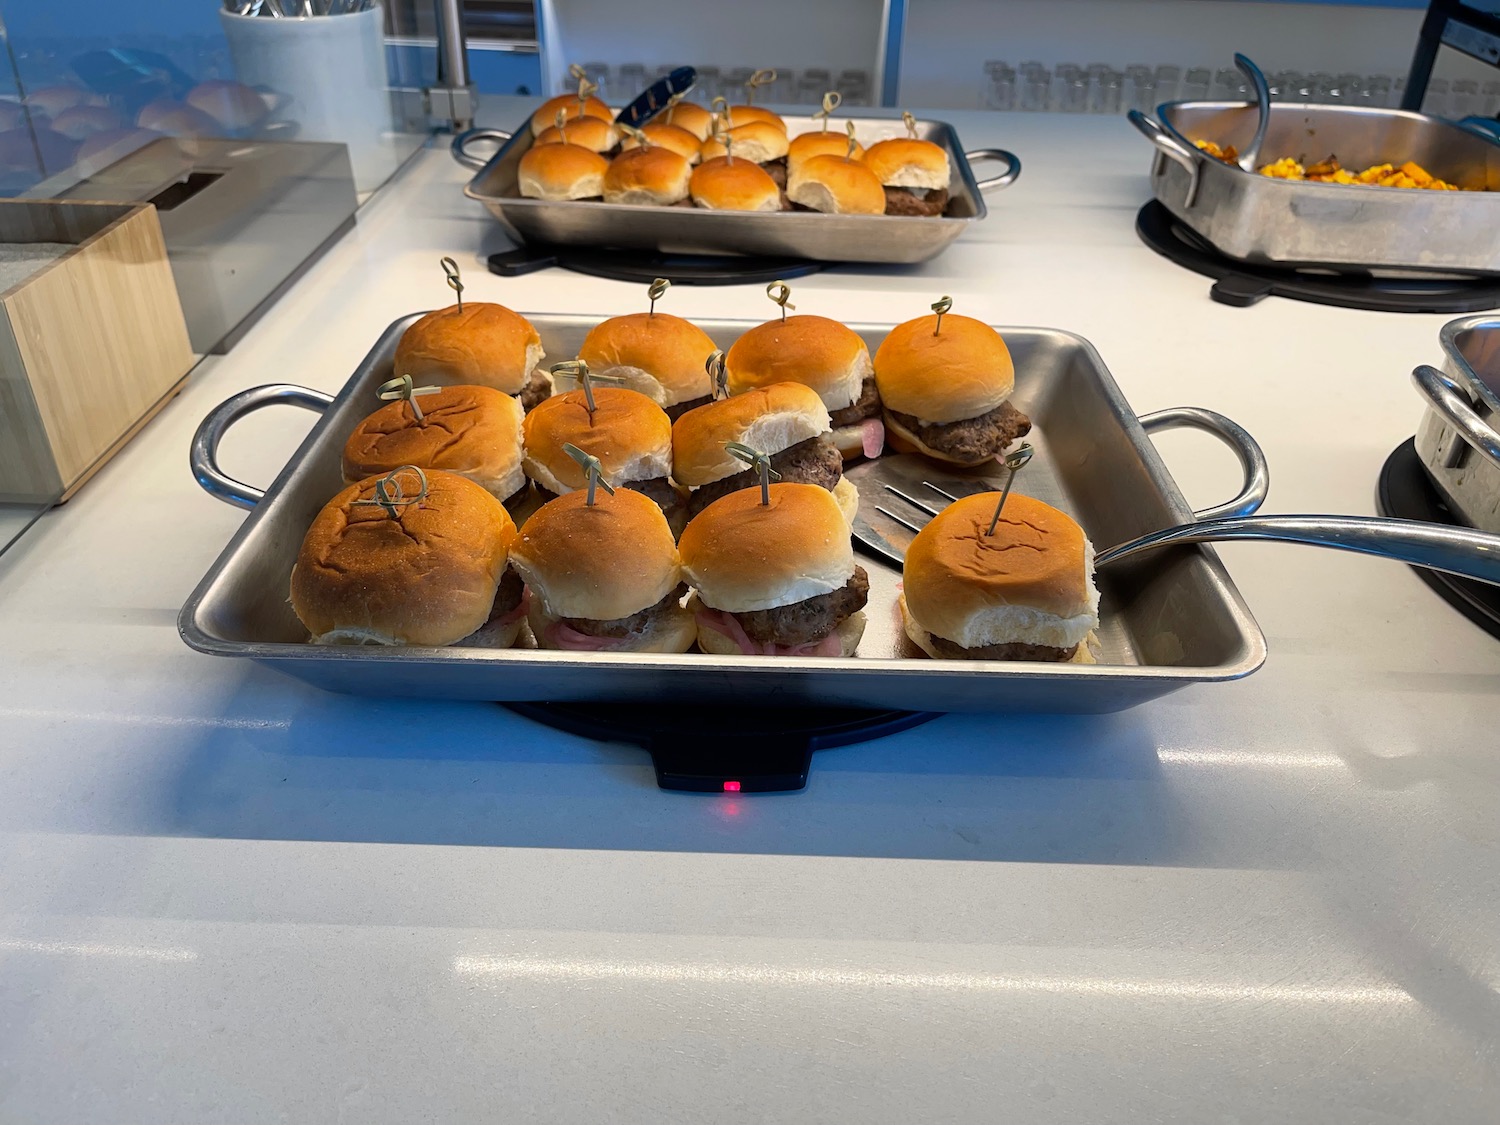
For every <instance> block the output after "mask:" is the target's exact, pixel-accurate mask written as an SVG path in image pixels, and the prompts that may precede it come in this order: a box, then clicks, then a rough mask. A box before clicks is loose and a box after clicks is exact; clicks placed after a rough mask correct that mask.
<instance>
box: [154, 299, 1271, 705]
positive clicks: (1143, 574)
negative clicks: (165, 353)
mask: <svg viewBox="0 0 1500 1125" xmlns="http://www.w3.org/2000/svg"><path fill="white" fill-rule="evenodd" d="M415 319H416V317H415V316H411V317H407V318H404V319H402V320H399V321H397V322H396V323H395V324H393V325H391V327H390V328H389V329H388V330H387V331H386V332H385V334H384V335H383V336H382V337H381V339H380V342H379V343H378V344H376V346H375V348H374V350H373V351H372V352H371V353H370V354H369V356H368V357H367V358H366V359H365V361H364V362H363V363H362V364H361V365H360V367H359V369H358V370H357V371H356V372H355V373H354V376H353V377H352V378H351V379H350V380H349V382H348V384H347V385H346V386H345V387H344V389H343V391H342V392H341V393H340V394H339V395H338V397H337V398H336V399H330V398H329V397H328V396H327V395H323V394H321V393H320V392H316V391H308V390H306V389H303V388H297V387H288V386H272V387H265V388H255V389H253V390H250V391H246V392H243V393H242V394H240V395H236V396H235V397H234V398H232V399H230V400H229V401H228V402H226V403H225V404H223V405H222V406H220V407H219V408H218V409H217V410H215V411H214V412H213V413H212V414H211V415H210V416H209V417H208V418H207V419H205V421H204V423H203V425H202V426H201V427H200V428H199V432H198V436H197V437H196V438H195V440H194V450H193V464H194V471H195V473H196V475H197V476H198V479H199V481H200V482H202V483H203V484H204V486H205V488H208V489H209V490H210V491H211V492H213V493H215V494H216V495H219V496H221V497H222V498H225V499H229V500H231V501H233V502H237V503H241V504H244V505H246V506H253V509H254V510H253V511H252V512H251V514H250V516H249V518H248V519H246V520H245V523H244V525H243V526H242V527H241V528H240V530H239V532H238V533H237V534H236V535H235V536H234V538H233V540H231V542H230V543H229V546H228V547H226V548H225V550H224V553H223V554H222V555H220V557H219V559H218V561H217V562H216V563H215V564H214V565H213V567H212V569H211V570H210V571H209V572H208V575H207V576H206V577H205V578H204V579H203V581H202V582H201V583H200V584H199V586H198V588H197V589H196V590H195V591H194V592H193V595H192V597H191V598H189V599H188V601H187V604H186V605H185V606H183V609H182V614H181V616H180V618H179V621H178V625H179V629H180V630H181V633H182V637H183V639H184V640H185V641H186V642H187V643H188V644H189V645H191V646H192V647H193V648H195V649H198V650H199V651H201V652H206V653H210V654H213V655H216V656H233V657H249V658H250V659H253V660H256V661H259V662H260V663H263V664H266V665H268V666H270V667H272V668H275V669H277V670H278V671H281V672H284V673H286V674H287V675H289V676H294V677H296V678H297V679H301V680H305V681H307V682H308V683H312V684H316V685H318V686H319V687H323V688H327V689H329V690H332V691H340V692H347V693H351V694H356V695H360V694H368V693H375V692H378V693H380V694H381V695H383V696H392V695H396V696H406V695H410V696H421V697H424V698H429V699H430V698H445V699H483V700H511V701H515V700H551V701H564V700H633V701H643V702H646V701H654V702H666V701H673V700H683V699H691V700H693V701H695V702H698V703H703V702H707V701H725V702H729V701H735V702H747V701H754V702H756V703H761V704H768V705H782V706H808V705H828V706H856V707H861V706H862V707H877V708H881V709H889V708H893V707H895V708H905V709H912V710H935V711H1052V712H1105V711H1118V710H1123V709H1125V708H1127V707H1133V706H1135V705H1136V704H1139V703H1143V702H1145V701H1146V700H1148V699H1152V698H1154V697H1155V696H1159V695H1163V694H1165V693H1166V692H1169V691H1174V690H1176V689H1177V688H1181V687H1184V686H1186V685H1188V684H1191V683H1198V682H1202V681H1208V680H1230V679H1236V678H1238V677H1241V676H1245V675H1248V674H1249V673H1251V672H1253V671H1255V670H1256V669H1257V668H1258V667H1260V665H1261V663H1262V661H1263V660H1264V659H1265V654H1266V649H1265V640H1264V638H1263V637H1262V635H1261V632H1260V629H1259V628H1258V627H1257V625H1256V624H1255V621H1254V619H1253V618H1252V617H1251V616H1250V613H1249V610H1248V609H1247V608H1246V607H1245V604H1244V602H1243V601H1242V600H1241V598H1240V595H1239V593H1238V591H1236V589H1235V588H1234V585H1233V583H1232V582H1231V581H1230V580H1229V576H1228V575H1227V574H1226V573H1225V572H1224V568H1223V566H1222V565H1221V564H1220V563H1219V560H1218V558H1217V557H1216V556H1215V554H1214V552H1213V551H1212V550H1211V549H1210V548H1206V547H1189V548H1183V549H1179V550H1173V551H1169V552H1161V553H1158V554H1155V555H1152V556H1148V557H1146V558H1145V559H1143V560H1141V561H1135V560H1131V561H1128V562H1124V563H1121V564H1118V565H1117V566H1114V567H1111V568H1109V570H1108V571H1107V572H1104V573H1102V574H1101V575H1100V587H1101V592H1102V604H1101V616H1102V623H1101V628H1100V630H1099V639H1100V645H1101V653H1100V659H1101V663H1099V664H1097V665H1079V664H1032V663H1014V662H1004V661H978V660H975V661H970V660H959V661H951V660H930V659H927V658H926V657H923V656H921V655H920V653H918V652H917V651H916V650H915V649H913V648H912V647H911V646H910V644H909V642H907V641H906V639H905V637H904V635H903V634H902V630H901V626H900V623H899V620H898V616H897V610H896V596H897V583H898V582H899V580H900V573H899V571H897V570H896V569H894V568H892V567H890V566H888V565H887V564H885V563H882V562H879V561H877V560H875V559H873V558H870V559H861V565H862V566H864V567H865V569H866V570H867V571H868V572H869V574H870V605H869V607H868V608H867V610H866V613H867V615H868V617H869V627H868V630H867V632H866V634H865V637H864V640H863V642H862V643H861V645H860V650H859V651H860V655H859V656H857V657H853V658H848V659H842V658H840V659H832V658H815V657H803V658H794V657H787V658H780V657H754V656H737V657H736V656H722V657H721V656H704V655H700V654H684V655H665V654H634V655H619V654H610V653H597V654H578V653H567V652H539V651H534V650H524V649H512V650H508V651H492V650H485V649H470V648H437V649H433V648H341V647H320V646H314V645H310V644H306V643H304V640H305V638H306V632H305V630H304V629H303V628H302V626H301V624H300V623H299V622H298V621H297V618H296V617H295V616H294V615H293V614H292V611H291V607H290V606H289V605H288V603H287V584H288V578H289V575H290V574H291V569H292V563H293V562H294V561H295V559H296V555H297V551H298V548H299V546H300V544H301V541H302V537H303V534H304V533H305V531H306V529H307V527H308V525H309V524H310V523H311V522H312V520H313V517H314V516H315V515H316V514H317V512H318V511H319V509H321V508H322V506H323V505H324V503H326V502H327V501H328V499H329V498H330V497H332V496H333V495H334V493H336V492H337V491H338V490H339V489H340V488H341V487H342V481H341V479H340V474H339V457H340V453H341V451H342V448H343V444H344V442H345V440H346V438H347V436H348V434H349V433H350V432H351V430H352V429H353V427H354V426H355V425H356V424H357V423H358V422H359V421H360V420H361V419H362V418H364V417H365V416H366V415H367V414H369V413H370V412H371V411H372V410H373V409H374V408H375V407H376V406H377V405H378V402H377V400H376V398H375V393H374V392H375V387H376V386H377V385H378V384H379V383H381V382H383V381H384V380H386V379H388V378H390V376H391V357H392V355H393V353H394V351H395V347H396V342H397V340H398V339H399V338H400V336H401V333H402V332H403V331H404V330H405V329H406V327H407V325H409V324H410V323H411V322H412V321H413V320H415ZM530 319H531V322H532V323H533V324H535V325H536V327H537V330H538V331H539V332H540V333H541V337H542V344H543V346H544V347H545V348H546V351H547V355H548V356H549V357H551V358H554V359H560V358H563V357H567V356H571V355H574V354H576V352H577V349H578V346H579V345H580V344H581V343H582V341H583V338H584V336H585V334H586V333H587V331H588V329H589V328H591V327H592V326H593V324H594V323H596V321H597V318H593V317H581V316H544V315H534V316H531V317H530ZM699 323H700V324H701V325H702V327H703V328H704V330H705V331H707V332H708V334H709V335H710V336H712V337H713V338H714V340H715V341H716V342H717V343H718V344H719V345H720V346H721V347H728V346H729V344H730V343H732V342H733V341H734V340H735V339H736V338H737V337H738V336H739V335H740V334H741V333H742V332H743V331H745V330H746V329H747V328H749V327H751V326H752V325H753V323H754V322H752V321H732V320H717V321H700V322H699ZM851 327H853V328H854V329H855V330H856V331H858V332H859V333H860V334H861V335H862V336H863V337H864V338H865V339H866V341H867V342H868V343H869V345H870V346H871V348H872V349H873V348H874V347H875V346H876V345H878V344H879V342H880V341H881V340H882V339H883V338H884V336H885V334H886V333H887V332H888V331H889V329H890V327H891V326H890V325H875V324H863V325H861V324H855V325H851ZM1001 331H1002V332H1003V333H1004V335H1005V339H1006V341H1007V343H1008V344H1009V346H1010V350H1011V352H1012V354H1013V355H1014V357H1015V363H1016V393H1015V396H1014V397H1015V401H1016V403H1017V405H1018V406H1020V407H1021V408H1022V409H1023V410H1025V411H1026V412H1027V413H1028V414H1030V415H1031V417H1032V418H1033V420H1034V422H1035V424H1036V428H1035V429H1034V430H1033V432H1032V435H1031V436H1030V438H1028V440H1029V441H1031V442H1032V444H1033V445H1034V446H1035V447H1036V450H1037V455H1036V456H1035V457H1034V458H1033V459H1032V462H1031V464H1030V465H1029V466H1028V467H1027V469H1026V471H1025V473H1024V474H1023V475H1022V476H1021V478H1020V479H1019V481H1018V483H1017V486H1016V487H1017V488H1018V490H1020V491H1022V492H1027V493H1030V494H1032V495H1035V496H1038V497H1040V498H1043V499H1045V500H1047V501H1048V502H1050V503H1053V504H1055V505H1057V506H1058V507H1061V508H1063V509H1064V510H1066V511H1068V512H1069V513H1071V514H1072V515H1073V516H1074V518H1076V519H1077V520H1078V521H1079V522H1080V523H1081V524H1082V525H1083V528H1084V530H1085V531H1086V532H1087V533H1088V534H1089V536H1090V537H1091V538H1092V540H1093V541H1094V543H1096V544H1098V545H1099V546H1100V547H1104V546H1107V545H1109V544H1113V543H1118V542H1121V541H1123V540H1127V539H1131V538H1133V537H1135V536H1137V535H1140V534H1143V533H1145V532H1149V531H1154V530H1156V529H1158V528H1162V527H1166V526H1168V525H1172V524H1178V523H1182V522H1184V521H1185V520H1190V519H1192V518H1193V512H1192V511H1191V510H1190V509H1189V508H1188V506H1187V504H1186V503H1185V502H1184V500H1183V498H1182V495H1181V493H1179V492H1178V490H1177V486H1176V485H1175V484H1174V483H1173V481H1172V478H1171V476H1170V475H1169V474H1168V472H1167V470H1166V467H1165V466H1164V465H1163V464H1162V461H1161V458H1160V457H1159V456H1158V455H1157V452H1156V449H1155V448H1154V446H1153V445H1152V444H1151V441H1150V439H1149V437H1148V436H1147V433H1146V429H1145V428H1143V426H1142V424H1141V422H1140V421H1139V420H1137V418H1136V416H1135V414H1134V413H1133V412H1132V411H1131V409H1130V406H1129V404H1128V403H1127V402H1126V401H1125V399H1124V398H1123V396H1122V395H1121V394H1120V391H1119V388H1118V387H1116V386H1115V382H1114V380H1113V379H1112V378H1111V377H1110V374H1109V372H1108V371H1107V370H1106V369H1105V367H1104V364H1103V362H1102V361H1101V360H1100V358H1099V356H1098V354H1097V353H1096V352H1095V351H1094V349H1093V347H1092V346H1091V345H1090V344H1089V343H1088V342H1087V341H1085V340H1082V339H1080V338H1078V337H1077V336H1072V335H1069V334H1068V333H1066V332H1058V331H1053V330H1049V329H1039V328H1003V329H1001ZM275 403H290V404H293V405H298V406H304V407H308V408H310V409H315V410H316V409H323V410H324V412H323V416H322V418H321V419H320V420H319V422H318V423H317V425H316V426H314V428H313V430H312V432H311V433H310V434H309V435H308V437H307V440H306V441H304V442H303V443H302V446H301V448H300V449H299V450H298V451H297V453H296V454H295V455H294V456H293V458H292V459H291V461H290V462H289V463H288V464H287V466H286V468H285V469H283V470H282V472H281V474H280V475H279V476H278V477H277V478H276V480H275V482H274V483H273V484H272V485H271V487H270V488H269V489H267V490H266V492H265V493H264V495H263V496H262V495H261V494H260V493H259V492H258V491H257V490H255V489H253V488H250V487H249V486H246V485H241V484H238V483H236V482H232V481H229V480H228V479H227V478H225V477H224V476H223V475H222V473H220V472H219V471H218V469H217V468H216V466H215V459H214V451H215V449H216V447H217V442H218V438H219V436H220V435H222V433H223V432H224V430H225V429H227V428H228V426H230V425H231V424H232V423H233V422H234V421H235V419H237V418H239V417H241V416H243V415H244V414H245V413H248V412H249V411H251V410H255V409H258V408H259V407H261V406H265V405H271V404H275ZM1183 413H1184V414H1187V413H1189V412H1183ZM1164 415H1165V417H1163V418H1162V419H1161V421H1160V423H1159V424H1160V425H1172V424H1184V423H1185V422H1186V421H1188V419H1186V418H1183V417H1178V416H1176V415H1174V414H1173V412H1164ZM1148 421H1149V420H1148ZM879 499H880V498H876V500H875V502H879ZM1259 499H1260V496H1257V497H1255V498H1254V499H1253V500H1252V502H1251V503H1250V504H1249V505H1248V508H1251V509H1253V507H1254V506H1255V504H1256V503H1258V501H1259ZM864 506H865V507H867V508H870V509H873V502H872V497H870V496H866V497H864ZM1237 510H1239V511H1241V512H1244V511H1246V510H1247V506H1246V505H1244V504H1241V505H1240V507H1239V508H1238V509H1237Z"/></svg>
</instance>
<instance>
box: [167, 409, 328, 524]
mask: <svg viewBox="0 0 1500 1125" xmlns="http://www.w3.org/2000/svg"><path fill="white" fill-rule="evenodd" d="M332 405H333V396H332V395H328V394H324V393H323V392H322V391H315V390H313V389H312V388H311V387H298V386H294V385H292V384H290V383H270V384H268V385H266V386H264V387H251V388H250V389H249V390H248V391H241V392H240V393H239V394H237V395H235V396H234V397H233V398H230V399H226V400H225V401H223V402H221V403H220V404H219V405H218V406H216V407H215V408H214V409H213V410H212V411H211V412H210V413H209V415H208V417H207V418H205V419H203V421H202V422H200V423H199V424H198V431H197V432H196V433H195V434H193V444H192V448H191V449H190V451H189V452H188V463H189V464H190V465H191V466H192V469H193V476H194V478H195V479H196V480H197V481H198V483H199V484H200V485H202V486H203V491H204V492H207V493H208V494H209V495H210V496H215V497H217V498H218V499H220V500H222V501H224V503H226V504H233V505H234V506H235V507H236V508H253V507H255V505H256V504H257V503H259V502H260V499H261V497H262V496H264V495H265V492H264V491H262V490H261V489H259V488H254V487H252V486H250V485H248V484H244V483H242V482H240V481H237V480H235V479H234V478H233V477H231V476H227V475H226V474H225V473H224V470H222V469H220V468H219V442H220V441H222V440H223V438H224V434H225V433H226V432H228V430H229V427H230V426H232V425H234V424H235V423H236V422H238V421H239V420H240V419H241V418H243V417H244V416H245V415H246V414H253V413H254V412H255V411H257V410H260V409H261V408H262V407H266V406H300V407H301V408H302V409H303V410H311V411H313V412H314V413H316V414H321V413H323V411H325V410H327V409H328V408H329V407H330V406H332Z"/></svg>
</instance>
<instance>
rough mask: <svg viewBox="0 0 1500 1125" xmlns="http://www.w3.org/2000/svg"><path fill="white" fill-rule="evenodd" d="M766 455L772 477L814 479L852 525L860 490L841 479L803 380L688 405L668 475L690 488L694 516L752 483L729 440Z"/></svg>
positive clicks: (753, 473)
mask: <svg viewBox="0 0 1500 1125" xmlns="http://www.w3.org/2000/svg"><path fill="white" fill-rule="evenodd" d="M734 443H737V444H740V445H744V446H748V447H750V448H751V449H757V450H760V451H761V452H762V453H765V454H767V455H768V456H769V457H770V465H771V468H772V469H773V470H774V471H775V472H776V473H778V474H779V477H778V479H779V480H782V481H784V482H786V483H788V484H794V483H795V484H813V485H817V486H818V487H819V488H823V489H826V490H827V491H828V492H830V493H831V494H832V495H833V498H834V501H835V503H837V505H838V507H839V510H840V511H841V512H843V513H844V522H845V523H853V522H854V514H855V512H856V510H857V509H858V507H859V491H858V490H857V489H856V488H855V487H854V485H852V484H850V483H849V482H848V481H847V480H845V479H844V458H843V456H842V455H841V454H840V453H839V450H838V446H837V445H835V444H834V441H833V435H832V434H831V433H830V432H829V425H828V411H827V409H826V408H824V406H823V401H822V400H821V399H820V398H819V397H818V394H817V392H816V391H814V390H813V389H812V388H811V387H807V386H804V385H803V384H801V383H773V384H771V385H770V386H767V387H756V388H754V389H753V390H749V391H746V392H745V393H744V394H739V395H735V396H734V397H733V398H726V399H720V400H719V401H718V402H711V403H709V404H708V405H707V406H700V407H698V409H696V410H690V411H688V412H687V413H686V414H684V415H683V416H682V417H681V418H679V419H678V420H677V423H676V424H675V425H674V426H673V427H672V479H673V480H675V481H676V482H677V483H678V484H680V485H684V486H686V487H687V488H690V489H692V492H691V493H690V494H689V496H688V513H689V515H690V516H696V515H697V514H698V513H699V512H701V511H703V509H704V508H706V507H708V506H709V505H710V504H712V503H713V502H714V501H715V500H718V499H719V498H720V497H723V496H728V495H729V494H730V493H732V492H738V491H740V490H741V489H744V488H755V487H757V484H758V482H759V477H758V476H757V470H756V469H755V468H754V467H750V468H747V467H746V466H745V464H744V462H743V461H742V460H740V459H738V458H737V457H736V456H735V455H734V454H733V453H732V452H731V451H730V446H731V444H734Z"/></svg>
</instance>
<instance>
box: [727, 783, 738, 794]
mask: <svg viewBox="0 0 1500 1125" xmlns="http://www.w3.org/2000/svg"><path fill="white" fill-rule="evenodd" d="M739 791H740V783H739V782H738V781H726V782H725V783H724V792H726V793H738V792H739Z"/></svg>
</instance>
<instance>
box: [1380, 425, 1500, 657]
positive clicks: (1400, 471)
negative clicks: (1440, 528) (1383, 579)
mask: <svg viewBox="0 0 1500 1125" xmlns="http://www.w3.org/2000/svg"><path fill="white" fill-rule="evenodd" d="M1375 502H1376V505H1377V506H1378V507H1379V509H1380V512H1381V514H1382V515H1386V516H1393V517H1395V518H1397V519H1406V520H1423V521H1425V522H1427V523H1445V524H1451V525H1453V526H1455V527H1467V526H1468V525H1467V524H1465V523H1464V522H1463V521H1462V520H1460V519H1458V518H1457V517H1455V516H1454V514H1453V512H1452V510H1451V509H1450V508H1449V507H1448V505H1447V503H1446V501H1444V499H1443V497H1442V494H1441V493H1439V492H1438V490H1437V489H1436V488H1434V487H1433V486H1432V481H1431V480H1429V479H1428V477H1427V470H1425V469H1424V468H1422V459H1421V458H1420V457H1418V456H1417V446H1416V441H1415V439H1408V440H1407V441H1405V442H1403V443H1402V444H1401V445H1400V446H1398V447H1397V448H1396V451H1395V452H1394V453H1392V454H1391V455H1390V456H1389V457H1387V458H1386V462H1385V465H1384V466H1383V467H1382V468H1381V470H1380V485H1379V487H1378V488H1377V490H1376V493H1375ZM1412 569H1413V570H1415V571H1416V572H1417V577H1418V578H1420V579H1421V580H1422V581H1423V582H1425V583H1427V585H1429V586H1431V587H1432V588H1433V589H1434V590H1436V591H1437V593H1438V596H1439V597H1441V598H1442V599H1443V600H1444V601H1445V602H1447V603H1448V604H1449V605H1451V606H1452V607H1453V608H1454V609H1456V610H1458V612H1460V613H1462V614H1463V615H1464V616H1465V617H1467V618H1468V619H1469V620H1470V621H1472V622H1474V624H1476V625H1478V626H1479V627H1480V628H1481V629H1483V630H1484V631H1485V632H1486V633H1489V634H1490V636H1492V637H1496V638H1500V586H1491V585H1490V584H1489V583H1488V582H1475V581H1472V580H1471V579H1468V578H1459V577H1457V576H1456V575H1452V574H1439V573H1438V572H1437V571H1435V570H1427V569H1426V568H1425V567H1419V566H1418V567H1412Z"/></svg>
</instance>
